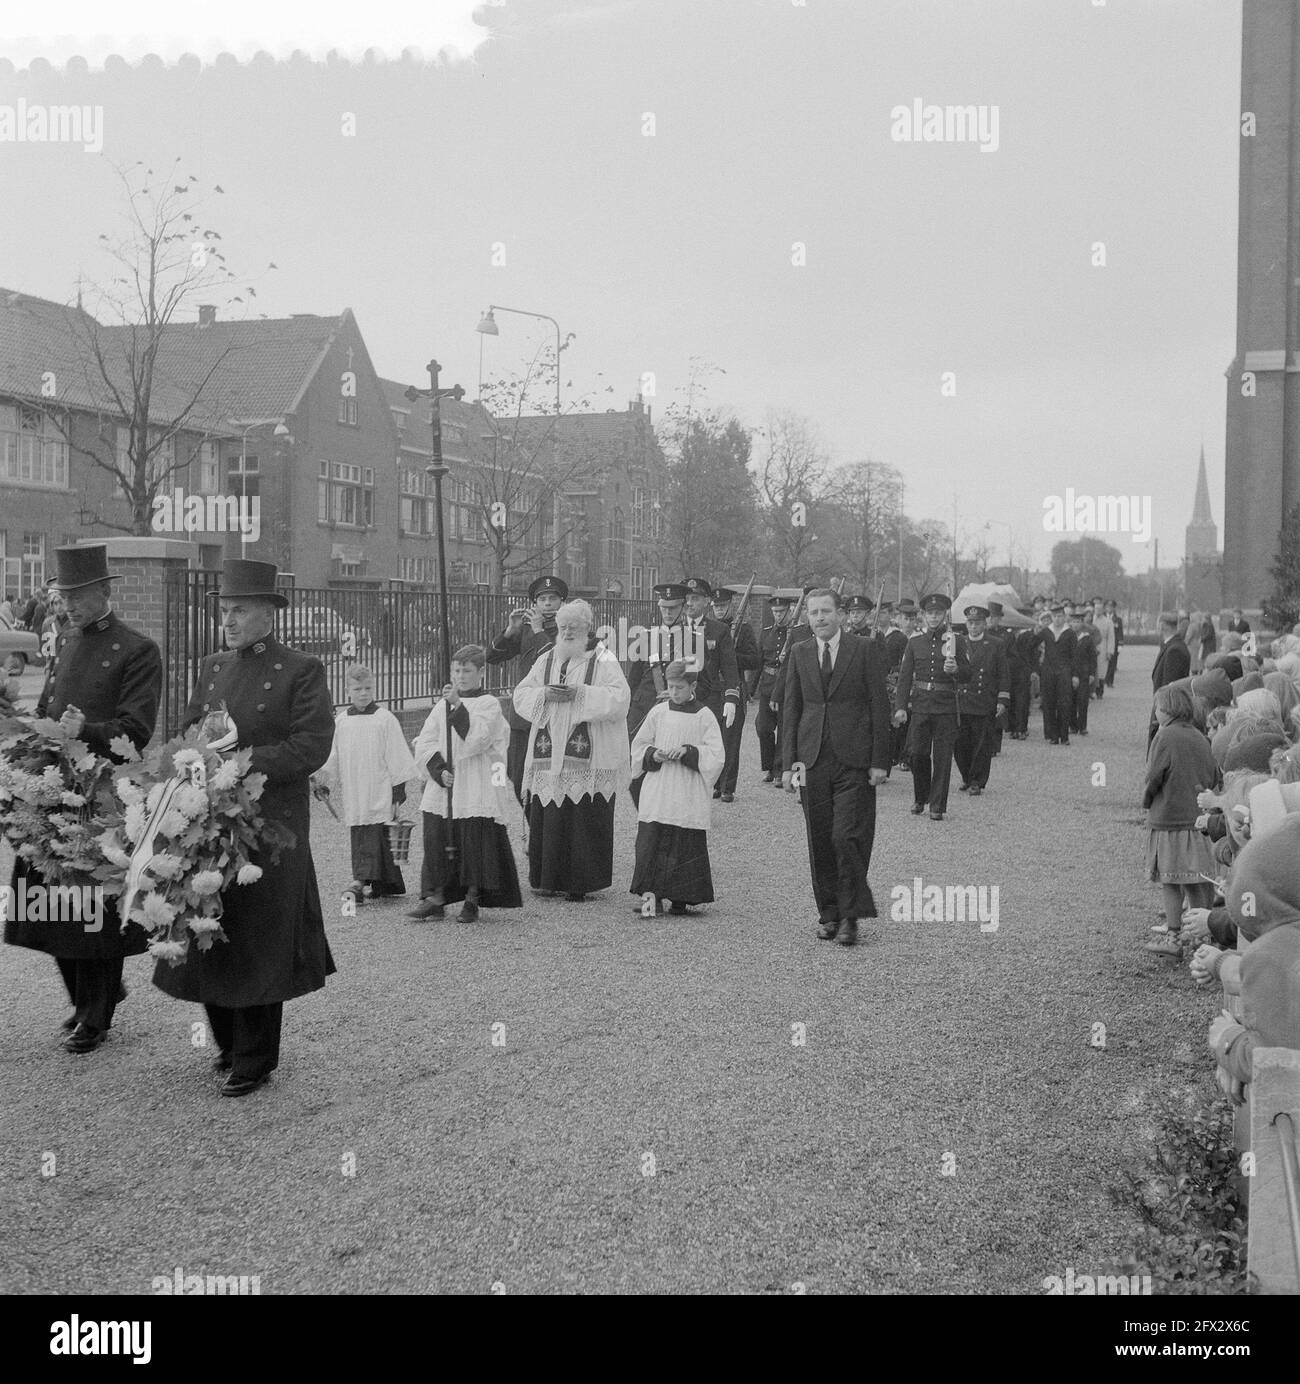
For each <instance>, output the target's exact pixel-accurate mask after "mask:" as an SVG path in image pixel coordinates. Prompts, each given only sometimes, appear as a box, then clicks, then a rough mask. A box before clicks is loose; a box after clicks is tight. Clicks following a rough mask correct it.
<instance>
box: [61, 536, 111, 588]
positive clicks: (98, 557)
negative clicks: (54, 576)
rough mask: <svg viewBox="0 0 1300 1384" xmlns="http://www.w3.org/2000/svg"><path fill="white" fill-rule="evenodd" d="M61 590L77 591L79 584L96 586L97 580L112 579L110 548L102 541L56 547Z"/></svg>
mask: <svg viewBox="0 0 1300 1384" xmlns="http://www.w3.org/2000/svg"><path fill="white" fill-rule="evenodd" d="M54 555H55V557H57V558H58V560H59V576H58V580H57V581H56V582H55V585H56V586H57V587H58V588H59V590H60V591H75V590H76V589H77V588H78V587H79V586H94V584H95V583H96V582H97V581H112V576H111V574H110V573H109V570H108V549H107V548H106V547H105V546H104V545H103V544H102V543H96V544H91V545H86V546H81V545H78V546H76V547H69V548H56V549H55V550H54Z"/></svg>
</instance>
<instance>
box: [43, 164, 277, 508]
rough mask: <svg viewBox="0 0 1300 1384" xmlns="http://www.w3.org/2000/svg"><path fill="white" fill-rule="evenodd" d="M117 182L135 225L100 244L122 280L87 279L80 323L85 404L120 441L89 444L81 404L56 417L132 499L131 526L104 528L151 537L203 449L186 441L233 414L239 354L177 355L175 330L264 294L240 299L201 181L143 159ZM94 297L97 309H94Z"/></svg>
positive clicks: (77, 341)
mask: <svg viewBox="0 0 1300 1384" xmlns="http://www.w3.org/2000/svg"><path fill="white" fill-rule="evenodd" d="M179 162H180V160H179V158H178V159H177V160H176V163H179ZM140 170H143V171H140ZM117 173H118V177H119V179H120V180H121V183H122V187H123V190H124V192H125V196H126V210H125V213H124V221H125V226H124V229H123V230H122V231H121V232H120V233H118V234H117V235H114V236H110V235H109V234H107V233H102V234H101V235H100V236H99V239H100V241H101V242H103V247H102V248H103V249H104V250H105V251H106V252H107V254H108V256H109V257H110V259H111V260H112V261H113V262H114V264H115V267H116V270H117V272H116V273H114V274H113V276H112V277H111V279H109V281H108V282H107V283H105V284H95V283H84V282H83V283H82V284H81V285H80V286H79V289H78V309H79V310H78V311H77V312H75V313H73V314H71V317H70V320H71V322H72V336H73V342H72V344H73V349H74V351H75V354H76V358H77V368H78V372H79V374H80V379H79V381H78V383H79V384H80V386H81V389H82V400H81V402H82V405H83V407H90V408H95V409H98V410H99V411H100V412H101V415H107V416H108V420H107V421H108V428H107V432H108V436H105V435H104V434H105V428H104V427H102V426H101V428H100V429H99V432H98V434H97V435H96V436H94V437H86V436H85V435H84V434H83V435H81V436H78V435H77V430H76V429H75V427H74V424H73V421H72V413H71V412H69V410H75V408H76V405H75V404H68V403H65V404H63V405H61V406H58V407H57V408H56V406H55V405H54V404H53V403H52V404H51V405H50V406H48V407H47V409H46V412H47V416H49V417H50V418H51V419H52V420H53V422H54V425H55V427H56V428H58V430H59V431H60V432H61V433H62V434H63V437H64V440H65V441H66V442H67V443H68V445H69V447H70V448H71V449H72V450H74V451H75V452H77V453H78V454H79V455H81V456H84V457H85V458H86V459H87V460H88V461H90V462H91V463H92V464H93V465H95V466H97V467H99V468H100V469H101V470H103V471H106V472H108V473H109V475H111V476H112V477H113V480H114V482H115V484H116V488H117V490H118V491H119V492H120V494H121V495H122V497H123V498H124V499H125V501H126V504H127V507H128V509H129V513H130V519H129V522H128V523H127V524H118V523H114V522H112V521H111V520H108V519H104V518H102V517H100V516H96V518H97V522H99V523H102V524H103V525H104V526H105V527H106V528H111V529H117V530H118V531H120V532H126V533H135V534H147V533H149V532H150V530H151V520H152V515H153V500H154V497H155V495H157V494H158V493H159V491H160V490H162V489H163V488H164V487H165V486H167V484H168V483H169V482H170V480H171V479H172V477H173V476H174V475H176V473H177V472H179V471H182V470H184V469H185V468H187V467H188V466H189V464H190V462H191V461H192V460H193V459H194V455H195V454H196V452H197V446H191V447H190V448H189V450H188V451H187V450H185V449H184V448H183V447H182V446H181V445H179V444H180V443H182V442H183V441H184V440H185V439H186V438H190V439H193V438H198V439H200V441H201V440H202V439H203V438H204V437H205V436H206V435H207V434H209V433H210V432H212V431H222V430H223V419H224V417H225V415H226V414H227V413H228V411H229V409H228V407H226V404H227V401H226V400H224V399H223V397H222V377H223V367H224V366H225V364H226V361H227V358H228V357H229V355H230V354H231V351H232V350H233V349H234V348H233V347H230V346H226V347H225V348H224V349H213V350H209V351H205V352H196V353H190V352H182V351H179V350H176V349H169V340H168V328H169V327H170V326H171V325H172V324H173V322H174V321H175V319H176V317H177V314H178V313H180V312H181V311H182V310H183V309H186V308H187V306H188V305H189V304H190V303H192V302H196V301H197V300H198V298H199V297H203V298H205V299H208V300H210V301H211V300H216V301H215V302H213V306H214V307H215V306H220V305H221V304H222V303H224V304H225V305H227V306H229V305H231V304H234V303H245V304H246V303H247V301H248V299H250V298H252V297H255V296H256V292H257V290H256V288H254V287H253V286H251V285H248V286H245V287H244V293H243V294H238V293H236V292H235V291H234V290H235V288H236V287H238V286H239V285H241V284H243V283H244V281H243V280H240V279H237V278H236V275H235V273H234V271H233V270H231V269H230V268H229V267H228V266H227V264H226V257H225V255H224V253H223V252H222V251H221V250H220V248H219V247H218V242H219V241H220V240H221V235H220V233H219V232H218V231H216V230H213V229H211V228H210V227H205V226H204V225H203V223H202V221H201V220H200V216H199V212H200V209H201V207H202V205H203V196H202V192H201V189H200V188H199V187H198V180H197V178H196V177H195V176H194V175H193V174H190V175H188V176H186V177H184V178H183V180H182V175H181V174H179V173H178V172H177V169H176V165H175V164H173V166H172V168H171V169H169V170H167V172H166V174H165V176H164V177H163V178H162V180H161V182H158V181H156V178H157V175H156V174H155V172H154V170H153V169H152V168H143V163H142V161H140V160H137V162H136V164H135V165H133V166H132V168H131V169H121V168H119V169H118V170H117ZM222 191H223V189H222V188H221V187H220V186H219V185H217V186H214V187H213V188H212V189H211V192H212V193H213V194H214V195H218V194H221V193H222ZM270 267H271V268H274V265H272V266H270ZM87 291H89V293H90V295H91V306H90V310H86V308H85V307H84V306H83V299H84V298H85V296H86V293H87ZM245 295H247V296H245ZM58 397H59V395H58V394H56V395H55V398H58ZM117 420H121V421H122V424H123V425H124V426H125V428H126V431H127V443H126V447H125V449H124V450H120V449H119V448H118V445H117V426H116V422H117Z"/></svg>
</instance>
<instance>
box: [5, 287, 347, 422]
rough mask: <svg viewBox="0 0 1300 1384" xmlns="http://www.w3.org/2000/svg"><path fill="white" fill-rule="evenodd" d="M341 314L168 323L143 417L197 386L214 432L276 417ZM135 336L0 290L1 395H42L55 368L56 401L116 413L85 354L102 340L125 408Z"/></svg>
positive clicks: (175, 403)
mask: <svg viewBox="0 0 1300 1384" xmlns="http://www.w3.org/2000/svg"><path fill="white" fill-rule="evenodd" d="M348 316H349V314H348V313H347V311H346V310H345V312H344V313H343V314H342V315H340V316H339V317H317V316H307V315H304V316H300V317H288V318H270V319H258V320H256V321H244V322H221V321H218V322H215V323H213V324H211V325H208V326H199V325H198V324H197V323H193V322H172V323H169V324H168V326H167V328H166V330H165V332H164V334H163V340H162V345H161V348H160V350H159V353H158V358H157V361H156V363H155V368H154V390H153V400H152V406H151V409H150V413H151V415H152V416H153V417H154V418H156V419H158V420H159V421H164V420H166V421H170V420H171V419H173V418H175V417H177V416H178V415H179V414H180V413H181V411H182V410H183V409H185V408H186V407H187V406H188V405H189V404H190V402H191V401H192V400H193V398H194V396H195V394H196V392H197V391H199V390H200V389H201V390H202V395H201V398H200V403H199V407H197V408H196V409H195V410H194V412H193V414H192V415H191V416H192V418H193V421H194V423H195V424H197V425H199V426H204V427H214V428H220V427H222V426H223V425H226V424H228V423H229V420H230V419H231V418H232V417H243V418H275V417H281V416H283V415H284V413H285V412H287V411H288V410H289V408H290V407H291V406H292V405H293V403H294V401H295V399H296V398H297V395H298V393H299V391H300V390H301V389H302V386H303V384H304V383H305V382H306V381H307V379H308V378H309V377H310V375H311V374H312V373H313V371H314V370H315V368H316V366H317V364H318V362H319V361H320V359H321V356H322V354H323V352H324V351H325V348H326V347H327V346H328V344H329V342H330V339H331V337H332V336H333V335H334V334H335V333H336V332H338V331H339V330H340V328H341V327H342V326H343V324H344V322H345V320H346V318H347V317H348ZM133 331H134V329H133V328H131V327H119V326H104V325H102V324H100V323H98V322H97V321H96V320H95V319H94V318H93V317H92V316H91V315H90V314H89V313H87V312H84V311H82V310H81V309H79V308H75V307H68V306H67V305H65V304H61V303H53V302H50V301H49V300H48V299H44V298H34V297H31V296H30V295H27V294H22V293H15V292H13V291H12V290H7V289H0V391H3V392H5V393H9V394H15V395H18V396H20V397H24V398H33V399H35V398H39V397H40V395H41V377H42V374H43V372H45V371H50V370H52V371H54V372H55V377H56V385H57V390H58V394H57V399H58V401H59V402H61V403H64V404H68V405H71V406H73V407H83V408H93V409H103V410H104V411H106V412H109V413H113V414H118V413H119V409H118V407H117V404H116V403H115V402H114V400H113V395H112V391H111V390H110V389H109V388H108V387H107V386H106V384H105V382H104V380H103V379H102V377H101V376H100V372H99V369H98V367H97V365H96V364H95V362H94V359H93V355H92V352H91V349H90V347H91V343H92V342H95V341H97V342H98V343H100V347H101V350H102V352H103V355H104V358H105V361H106V363H107V364H108V366H109V369H110V371H111V372H112V376H113V380H114V382H115V383H116V385H117V388H118V390H119V392H120V393H121V394H122V396H123V397H124V398H126V399H127V400H128V401H129V399H130V397H131V389H130V384H129V369H128V359H129V347H130V343H131V339H132V333H133Z"/></svg>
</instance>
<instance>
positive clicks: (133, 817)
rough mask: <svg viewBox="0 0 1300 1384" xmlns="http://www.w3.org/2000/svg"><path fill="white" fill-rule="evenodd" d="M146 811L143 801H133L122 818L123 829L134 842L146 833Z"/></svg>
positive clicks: (127, 837)
mask: <svg viewBox="0 0 1300 1384" xmlns="http://www.w3.org/2000/svg"><path fill="white" fill-rule="evenodd" d="M144 823H145V811H144V804H143V803H132V804H131V806H130V807H128V808H127V810H126V816H125V817H124V818H123V820H122V830H123V831H124V832H125V833H126V839H127V840H128V841H130V842H132V843H133V844H134V843H135V842H136V841H138V840H139V839H140V837H141V836H142V835H143V834H144Z"/></svg>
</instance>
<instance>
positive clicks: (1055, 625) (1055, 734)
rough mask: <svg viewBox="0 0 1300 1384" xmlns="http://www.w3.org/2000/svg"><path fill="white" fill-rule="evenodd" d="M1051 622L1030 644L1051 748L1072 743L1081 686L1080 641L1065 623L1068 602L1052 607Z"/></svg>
mask: <svg viewBox="0 0 1300 1384" xmlns="http://www.w3.org/2000/svg"><path fill="white" fill-rule="evenodd" d="M1050 609H1051V622H1050V624H1041V625H1039V627H1038V629H1036V630H1035V631H1034V635H1033V638H1032V639H1031V640H1030V641H1028V642H1029V650H1030V657H1031V659H1032V661H1033V663H1034V664H1036V666H1037V669H1038V686H1039V695H1040V697H1041V699H1042V707H1043V738H1044V739H1045V740H1046V741H1047V743H1048V744H1049V745H1068V744H1069V743H1070V710H1071V706H1072V704H1073V701H1074V689H1075V688H1076V687H1077V686H1078V677H1079V675H1078V673H1077V671H1076V661H1077V659H1078V641H1077V639H1076V638H1075V635H1074V631H1073V630H1071V629H1070V628H1069V627H1068V626H1067V625H1066V623H1065V602H1064V601H1061V600H1054V601H1053V602H1052V603H1051V607H1050Z"/></svg>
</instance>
